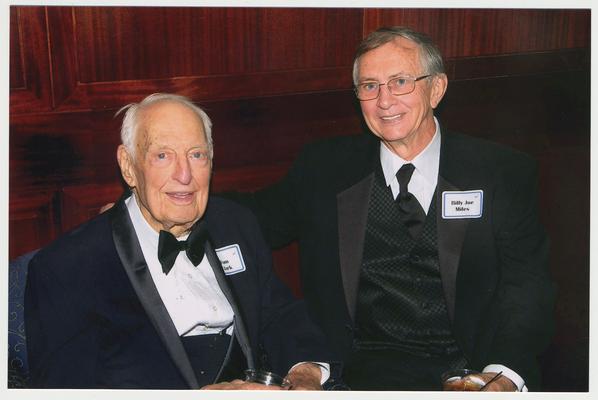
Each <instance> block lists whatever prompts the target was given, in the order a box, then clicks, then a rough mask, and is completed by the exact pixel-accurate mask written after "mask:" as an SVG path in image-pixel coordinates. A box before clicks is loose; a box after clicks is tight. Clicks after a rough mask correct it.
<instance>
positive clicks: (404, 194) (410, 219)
mask: <svg viewBox="0 0 598 400" xmlns="http://www.w3.org/2000/svg"><path fill="white" fill-rule="evenodd" d="M414 170H415V167H414V166H413V164H404V165H403V166H402V167H401V169H399V171H398V172H397V180H398V181H399V187H400V189H401V193H399V196H398V197H397V204H398V206H399V211H400V212H401V214H402V216H403V222H404V223H405V225H407V229H409V233H410V234H411V237H412V238H414V239H415V238H417V237H418V236H419V234H420V233H421V231H422V228H423V227H424V222H425V221H426V213H425V212H424V209H423V208H422V206H421V204H419V201H417V199H416V198H415V196H414V195H413V194H411V193H409V191H408V190H407V185H409V181H410V180H411V175H413V171H414Z"/></svg>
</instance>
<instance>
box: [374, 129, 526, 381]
mask: <svg viewBox="0 0 598 400" xmlns="http://www.w3.org/2000/svg"><path fill="white" fill-rule="evenodd" d="M434 124H435V125H436V131H435V132H434V136H433V137H432V140H431V141H430V143H428V145H427V146H426V147H425V148H424V149H423V150H422V152H421V153H419V154H418V155H417V156H415V157H414V158H413V160H411V161H407V160H404V159H402V158H401V157H399V156H398V155H396V154H395V153H393V152H392V151H391V150H390V149H389V148H388V147H386V145H384V143H382V142H380V163H381V165H382V171H383V173H384V179H385V180H386V185H387V186H390V190H391V191H392V195H393V197H394V198H395V199H396V198H397V196H398V195H399V193H400V188H399V181H398V180H397V177H396V174H397V172H398V171H399V169H400V168H401V167H402V166H403V165H404V164H408V163H411V164H413V165H414V166H415V170H414V171H413V175H412V176H411V180H410V181H409V184H408V185H407V188H408V190H409V193H411V194H413V195H414V196H415V198H416V199H417V201H419V204H420V205H421V206H422V208H423V209H424V212H425V213H426V215H427V214H428V210H429V209H430V204H431V203H432V198H433V197H434V192H435V191H436V185H437V183H438V170H439V165H440V125H439V124H438V120H436V117H434ZM500 371H502V374H503V375H504V376H506V377H507V378H509V379H510V380H512V381H513V383H514V384H515V385H516V386H517V389H518V390H519V391H520V392H527V386H525V382H524V381H523V379H522V378H521V376H519V374H517V373H516V372H515V371H513V370H511V369H509V368H507V367H505V366H504V365H500V364H491V365H488V366H486V367H485V368H484V370H483V372H496V373H498V372H500Z"/></svg>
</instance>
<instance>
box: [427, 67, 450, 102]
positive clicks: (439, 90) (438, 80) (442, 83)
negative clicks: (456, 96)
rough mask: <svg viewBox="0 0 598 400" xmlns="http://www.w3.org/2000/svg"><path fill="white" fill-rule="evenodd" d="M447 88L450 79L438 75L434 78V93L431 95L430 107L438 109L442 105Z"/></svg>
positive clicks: (443, 75)
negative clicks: (441, 101)
mask: <svg viewBox="0 0 598 400" xmlns="http://www.w3.org/2000/svg"><path fill="white" fill-rule="evenodd" d="M447 86H448V78H447V77H446V74H438V75H436V76H434V77H433V78H432V93H431V94H430V105H431V106H432V108H436V107H437V106H438V104H440V100H442V98H443V97H444V93H445V92H446V87H447Z"/></svg>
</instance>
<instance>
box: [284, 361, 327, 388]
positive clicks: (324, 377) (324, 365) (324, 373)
mask: <svg viewBox="0 0 598 400" xmlns="http://www.w3.org/2000/svg"><path fill="white" fill-rule="evenodd" d="M307 363H309V364H316V365H317V366H318V367H320V372H321V373H322V377H321V378H320V385H323V384H325V383H326V381H327V380H328V378H330V364H328V363H324V362H317V361H303V362H300V363H297V364H295V365H293V366H292V367H291V369H289V372H291V371H292V370H293V368H295V367H296V366H298V365H301V364H307Z"/></svg>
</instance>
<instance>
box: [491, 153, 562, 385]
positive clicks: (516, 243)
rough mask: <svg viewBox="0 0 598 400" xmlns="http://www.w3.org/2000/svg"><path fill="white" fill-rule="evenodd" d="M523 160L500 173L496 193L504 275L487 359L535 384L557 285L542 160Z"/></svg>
mask: <svg viewBox="0 0 598 400" xmlns="http://www.w3.org/2000/svg"><path fill="white" fill-rule="evenodd" d="M517 161H518V162H512V163H509V164H508V166H507V167H506V168H505V169H504V173H502V174H501V175H500V177H499V182H498V185H497V187H498V189H497V192H496V194H495V199H494V202H495V208H494V210H493V218H494V221H495V229H494V235H495V238H496V243H497V249H498V257H499V265H500V274H501V275H500V281H499V286H498V295H497V302H496V310H497V312H496V315H495V317H496V318H498V321H497V330H496V332H495V334H494V339H493V342H492V345H491V347H490V352H489V354H488V357H487V360H488V364H501V365H504V366H507V367H508V368H509V369H511V370H513V371H515V372H516V373H517V374H519V375H520V376H521V377H522V378H523V379H524V380H525V383H526V384H527V385H528V386H530V385H532V387H533V386H534V384H535V383H536V382H537V380H538V377H537V373H536V370H537V369H536V368H535V364H536V357H537V355H538V354H539V353H540V352H541V351H542V350H543V349H544V348H545V347H546V345H547V344H548V342H549V340H550V337H551V335H552V331H553V307H554V288H553V284H552V282H551V280H550V277H549V273H548V239H547V237H546V234H545V232H544V229H543V228H542V226H541V225H540V222H539V218H538V212H537V204H538V202H537V170H536V166H535V164H534V163H532V162H530V161H528V160H527V159H519V160H517ZM494 372H496V371H494ZM501 379H506V378H501Z"/></svg>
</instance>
